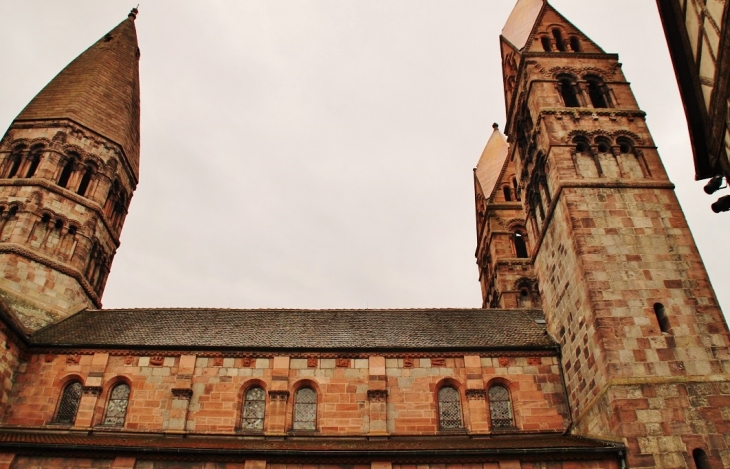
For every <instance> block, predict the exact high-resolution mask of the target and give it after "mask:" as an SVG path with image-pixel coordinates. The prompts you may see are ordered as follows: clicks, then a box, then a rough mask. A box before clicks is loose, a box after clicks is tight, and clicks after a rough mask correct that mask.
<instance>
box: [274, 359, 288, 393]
mask: <svg viewBox="0 0 730 469" xmlns="http://www.w3.org/2000/svg"><path fill="white" fill-rule="evenodd" d="M270 390H271V391H288V390H289V357H274V360H273V366H272V370H271V389H270Z"/></svg>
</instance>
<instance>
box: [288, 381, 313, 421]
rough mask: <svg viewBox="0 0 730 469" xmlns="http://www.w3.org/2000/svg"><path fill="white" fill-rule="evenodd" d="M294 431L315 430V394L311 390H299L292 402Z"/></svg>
mask: <svg viewBox="0 0 730 469" xmlns="http://www.w3.org/2000/svg"><path fill="white" fill-rule="evenodd" d="M293 428H294V430H316V429H317V393H316V392H315V391H314V389H312V388H308V387H307V388H301V389H299V390H298V391H297V393H296V395H295V400H294V425H293Z"/></svg>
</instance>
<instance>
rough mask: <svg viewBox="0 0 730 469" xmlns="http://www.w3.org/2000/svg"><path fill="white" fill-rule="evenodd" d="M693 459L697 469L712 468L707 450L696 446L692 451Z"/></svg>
mask: <svg viewBox="0 0 730 469" xmlns="http://www.w3.org/2000/svg"><path fill="white" fill-rule="evenodd" d="M692 459H694V460H695V466H696V467H697V469H711V466H710V461H708V460H707V453H705V450H703V449H700V448H696V449H694V450H693V451H692Z"/></svg>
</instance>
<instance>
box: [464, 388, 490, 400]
mask: <svg viewBox="0 0 730 469" xmlns="http://www.w3.org/2000/svg"><path fill="white" fill-rule="evenodd" d="M466 398H467V399H469V400H471V401H485V400H486V399H487V391H485V390H484V389H467V390H466Z"/></svg>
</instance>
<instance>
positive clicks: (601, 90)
mask: <svg viewBox="0 0 730 469" xmlns="http://www.w3.org/2000/svg"><path fill="white" fill-rule="evenodd" d="M588 96H589V97H590V98H591V104H592V105H593V107H594V108H597V109H603V108H607V107H608V100H607V99H606V90H605V87H604V85H603V81H601V80H600V79H598V78H589V79H588Z"/></svg>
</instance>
